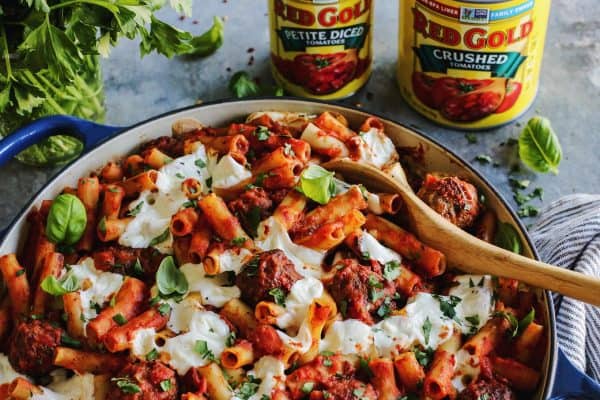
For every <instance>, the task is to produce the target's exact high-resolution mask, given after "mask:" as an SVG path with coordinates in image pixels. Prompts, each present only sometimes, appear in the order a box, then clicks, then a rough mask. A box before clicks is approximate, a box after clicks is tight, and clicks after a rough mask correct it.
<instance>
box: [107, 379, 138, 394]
mask: <svg viewBox="0 0 600 400" xmlns="http://www.w3.org/2000/svg"><path fill="white" fill-rule="evenodd" d="M110 381H111V382H115V384H116V385H117V387H118V388H119V389H121V392H123V393H125V394H135V393H142V389H140V387H139V386H138V385H137V384H135V382H134V381H132V380H131V379H130V378H112V379H111V380H110Z"/></svg>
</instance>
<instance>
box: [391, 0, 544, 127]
mask: <svg viewBox="0 0 600 400" xmlns="http://www.w3.org/2000/svg"><path fill="white" fill-rule="evenodd" d="M549 13H550V0H505V1H498V0H496V1H489V0H488V1H484V0H479V1H475V0H472V1H457V0H400V28H399V37H400V39H399V43H398V49H399V54H398V70H397V78H398V83H399V86H400V91H401V94H402V97H403V98H404V99H405V100H406V101H407V102H408V104H409V105H410V106H411V107H413V108H414V109H415V110H416V111H418V112H419V113H421V114H423V115H424V116H426V117H427V118H429V119H431V120H432V121H434V122H437V123H439V124H442V125H446V126H450V127H453V128H460V129H472V130H479V129H488V128H492V127H495V126H499V125H503V124H505V123H508V122H510V121H512V120H514V119H516V118H517V117H519V116H520V115H521V114H523V113H524V112H525V111H526V110H527V109H528V108H529V106H530V105H531V103H532V102H533V100H534V99H535V96H536V94H537V89H538V85H539V78H540V69H541V64H542V56H543V53H544V42H545V36H546V29H547V26H548V16H549Z"/></svg>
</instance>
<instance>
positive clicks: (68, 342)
mask: <svg viewBox="0 0 600 400" xmlns="http://www.w3.org/2000/svg"><path fill="white" fill-rule="evenodd" d="M60 342H61V343H62V344H64V345H65V346H69V347H76V348H78V347H81V342H80V341H79V340H77V339H74V338H72V337H71V336H69V335H68V334H66V333H62V334H61V335H60Z"/></svg>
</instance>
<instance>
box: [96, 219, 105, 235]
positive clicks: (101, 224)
mask: <svg viewBox="0 0 600 400" xmlns="http://www.w3.org/2000/svg"><path fill="white" fill-rule="evenodd" d="M98 231H99V232H100V233H102V234H103V235H106V217H102V219H101V220H100V222H98Z"/></svg>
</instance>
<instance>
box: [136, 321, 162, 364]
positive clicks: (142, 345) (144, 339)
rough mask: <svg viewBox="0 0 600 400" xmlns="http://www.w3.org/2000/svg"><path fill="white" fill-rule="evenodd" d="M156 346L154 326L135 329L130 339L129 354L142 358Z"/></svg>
mask: <svg viewBox="0 0 600 400" xmlns="http://www.w3.org/2000/svg"><path fill="white" fill-rule="evenodd" d="M156 348H158V346H157V345H156V330H155V329H154V328H144V329H138V330H137V331H135V333H134V335H133V339H132V340H131V354H133V355H134V356H137V357H140V358H143V357H145V356H146V355H147V354H148V353H150V352H151V351H152V350H154V349H156Z"/></svg>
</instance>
